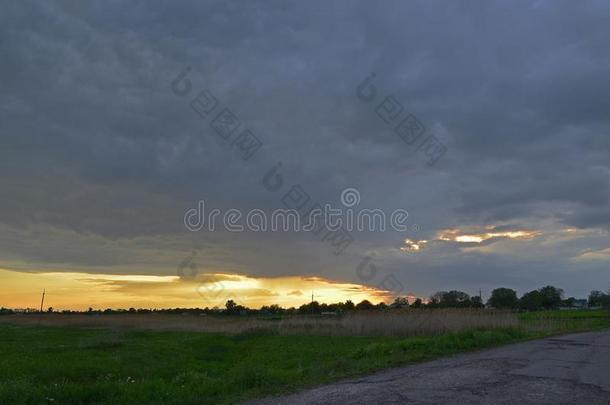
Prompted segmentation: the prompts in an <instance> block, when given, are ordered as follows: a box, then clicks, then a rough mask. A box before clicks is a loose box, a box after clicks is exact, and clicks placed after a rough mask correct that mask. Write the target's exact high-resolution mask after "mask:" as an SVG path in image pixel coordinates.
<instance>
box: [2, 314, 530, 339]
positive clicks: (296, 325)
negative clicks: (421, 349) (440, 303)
mask: <svg viewBox="0 0 610 405" xmlns="http://www.w3.org/2000/svg"><path fill="white" fill-rule="evenodd" d="M0 322H10V323H15V324H21V325H32V326H75V327H91V328H111V329H114V328H121V329H122V328H125V329H144V330H173V331H200V332H212V333H226V334H237V333H247V332H269V333H276V334H280V335H335V336H416V335H438V334H443V333H447V332H460V331H464V330H473V329H497V328H509V327H517V326H519V319H518V317H517V316H516V315H515V314H513V313H511V312H508V311H496V310H477V309H421V310H417V309H409V310H396V311H388V312H377V311H375V312H364V311H363V312H349V313H347V314H345V315H341V316H320V315H312V316H306V315H294V316H283V317H277V318H263V317H249V316H194V315H160V314H120V315H62V314H27V315H10V316H3V317H0Z"/></svg>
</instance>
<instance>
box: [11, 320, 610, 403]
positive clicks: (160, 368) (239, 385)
mask: <svg viewBox="0 0 610 405" xmlns="http://www.w3.org/2000/svg"><path fill="white" fill-rule="evenodd" d="M570 312H571V313H572V316H571V317H568V316H567V315H563V313H561V312H554V313H552V314H549V313H538V314H534V315H532V314H527V315H519V318H520V322H521V323H522V327H510V328H496V329H489V330H485V329H478V330H469V331H457V332H448V333H443V334H437V335H420V336H406V337H405V336H337V335H328V336H320V335H294V334H291V335H282V334H279V333H277V332H269V331H265V332H258V333H254V332H241V333H237V334H226V333H225V334H218V333H201V332H193V331H158V330H124V329H118V328H106V329H83V328H75V327H49V326H17V325H12V324H7V323H2V324H0V403H31V404H40V403H61V404H63V403H69V404H78V403H106V404H123V403H125V404H127V403H170V404H171V403H180V404H195V403H215V404H216V403H218V404H229V403H235V402H238V401H240V400H245V399H251V398H256V397H260V396H264V395H269V394H277V393H285V392H290V391H293V390H295V389H297V388H302V387H307V386H312V385H315V384H320V383H324V382H329V381H332V380H336V379H338V378H343V377H349V376H355V375H361V374H365V373H369V372H372V371H376V370H380V369H384V368H387V367H391V366H397V365H400V364H406V363H413V362H419V361H424V360H429V359H433V358H437V357H441V356H447V355H451V354H456V353H461V352H465V351H471V350H476V349H482V348H488V347H493V346H498V345H502V344H507V343H511V342H516V341H521V340H525V339H530V338H535V337H541V336H547V335H549V334H554V333H561V332H566V331H568V329H566V328H572V329H569V330H574V331H577V330H583V329H598V328H603V327H606V328H607V327H610V318H609V317H608V313H607V312H606V313H604V314H605V315H600V314H598V313H594V312H588V314H590V316H587V315H586V314H585V313H582V314H580V313H579V314H577V313H576V311H570ZM540 325H542V326H540Z"/></svg>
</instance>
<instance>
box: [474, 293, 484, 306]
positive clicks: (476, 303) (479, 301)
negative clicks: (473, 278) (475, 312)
mask: <svg viewBox="0 0 610 405" xmlns="http://www.w3.org/2000/svg"><path fill="white" fill-rule="evenodd" d="M470 306H471V307H473V308H485V304H483V300H482V299H481V297H479V296H478V295H476V296H474V297H472V298H470Z"/></svg>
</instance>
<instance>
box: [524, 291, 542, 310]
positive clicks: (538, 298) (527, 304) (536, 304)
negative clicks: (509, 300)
mask: <svg viewBox="0 0 610 405" xmlns="http://www.w3.org/2000/svg"><path fill="white" fill-rule="evenodd" d="M543 302H544V296H543V295H542V294H541V293H540V291H538V290H534V291H530V292H528V293H526V294H523V297H521V299H520V300H519V308H521V309H525V310H527V311H535V310H538V309H540V308H542V305H543Z"/></svg>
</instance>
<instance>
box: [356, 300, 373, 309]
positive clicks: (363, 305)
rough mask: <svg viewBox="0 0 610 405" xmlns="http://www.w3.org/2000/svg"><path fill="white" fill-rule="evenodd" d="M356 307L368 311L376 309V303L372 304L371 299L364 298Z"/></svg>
mask: <svg viewBox="0 0 610 405" xmlns="http://www.w3.org/2000/svg"><path fill="white" fill-rule="evenodd" d="M356 309H357V310H359V311H368V310H371V309H375V305H373V304H371V302H370V301H369V300H362V301H361V302H359V303H358V304H357V305H356Z"/></svg>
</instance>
